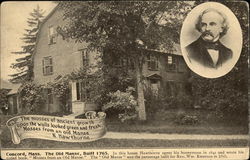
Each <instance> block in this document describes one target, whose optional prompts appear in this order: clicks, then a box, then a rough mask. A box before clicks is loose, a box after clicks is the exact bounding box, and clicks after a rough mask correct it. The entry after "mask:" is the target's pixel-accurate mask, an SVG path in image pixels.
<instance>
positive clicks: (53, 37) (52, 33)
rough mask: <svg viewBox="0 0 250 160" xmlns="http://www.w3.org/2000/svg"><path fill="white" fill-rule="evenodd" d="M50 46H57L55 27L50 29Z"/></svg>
mask: <svg viewBox="0 0 250 160" xmlns="http://www.w3.org/2000/svg"><path fill="white" fill-rule="evenodd" d="M48 35H49V44H55V43H56V32H55V28H54V27H53V26H50V27H49V33H48Z"/></svg>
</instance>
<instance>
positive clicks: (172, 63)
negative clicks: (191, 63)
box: [167, 56, 176, 71]
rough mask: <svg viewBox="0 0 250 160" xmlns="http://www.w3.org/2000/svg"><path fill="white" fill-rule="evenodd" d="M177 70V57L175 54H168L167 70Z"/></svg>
mask: <svg viewBox="0 0 250 160" xmlns="http://www.w3.org/2000/svg"><path fill="white" fill-rule="evenodd" d="M175 70H176V59H175V58H174V57H173V56H167V71H175Z"/></svg>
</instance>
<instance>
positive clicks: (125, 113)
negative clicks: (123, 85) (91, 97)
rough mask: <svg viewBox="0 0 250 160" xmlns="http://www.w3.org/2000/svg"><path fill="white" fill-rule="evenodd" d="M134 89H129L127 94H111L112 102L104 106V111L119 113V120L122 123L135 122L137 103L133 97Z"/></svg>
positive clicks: (118, 92) (117, 92)
mask: <svg viewBox="0 0 250 160" xmlns="http://www.w3.org/2000/svg"><path fill="white" fill-rule="evenodd" d="M134 91H135V89H134V88H132V87H128V88H127V89H126V92H121V91H119V90H118V91H116V92H113V93H109V94H108V96H109V97H110V101H109V102H108V103H106V104H105V105H104V106H103V110H104V111H107V112H110V111H111V112H112V110H115V111H118V118H119V119H120V120H121V122H124V121H129V120H135V119H136V118H137V110H136V108H137V101H136V100H135V97H134V96H133V94H132V93H133V92H134Z"/></svg>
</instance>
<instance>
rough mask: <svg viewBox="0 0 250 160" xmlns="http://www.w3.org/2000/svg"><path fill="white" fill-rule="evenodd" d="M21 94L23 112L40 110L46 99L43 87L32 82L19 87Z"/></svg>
mask: <svg viewBox="0 0 250 160" xmlns="http://www.w3.org/2000/svg"><path fill="white" fill-rule="evenodd" d="M19 94H20V98H21V106H22V112H23V113H31V112H36V111H38V110H39V108H40V107H41V106H42V105H43V104H44V103H45V101H46V100H45V97H44V95H43V87H42V86H40V85H36V84H34V83H32V82H27V83H24V84H23V85H22V86H21V87H20V89H19Z"/></svg>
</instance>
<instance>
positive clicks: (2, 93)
mask: <svg viewBox="0 0 250 160" xmlns="http://www.w3.org/2000/svg"><path fill="white" fill-rule="evenodd" d="M8 92H9V90H8V89H0V109H1V108H2V107H3V106H4V105H6V104H7V103H8V99H7V94H8Z"/></svg>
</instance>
